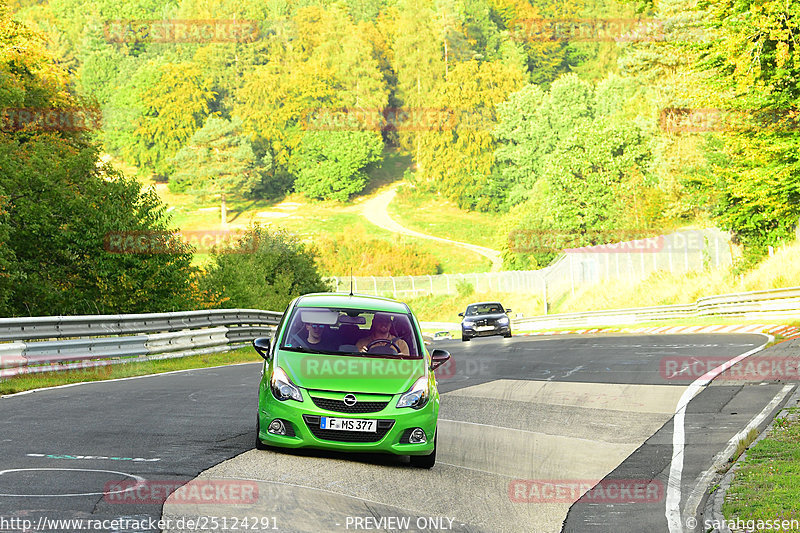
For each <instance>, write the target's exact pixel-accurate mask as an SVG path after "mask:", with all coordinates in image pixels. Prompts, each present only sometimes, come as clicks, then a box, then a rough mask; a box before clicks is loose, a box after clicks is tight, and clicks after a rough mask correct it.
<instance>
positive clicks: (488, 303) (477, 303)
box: [467, 302, 503, 307]
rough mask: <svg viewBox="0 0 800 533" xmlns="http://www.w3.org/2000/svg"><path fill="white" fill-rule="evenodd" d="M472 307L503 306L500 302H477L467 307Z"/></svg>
mask: <svg viewBox="0 0 800 533" xmlns="http://www.w3.org/2000/svg"><path fill="white" fill-rule="evenodd" d="M472 305H499V306H500V307H502V306H503V305H502V304H501V303H500V302H475V303H471V304H469V305H468V306H467V307H470V306H472Z"/></svg>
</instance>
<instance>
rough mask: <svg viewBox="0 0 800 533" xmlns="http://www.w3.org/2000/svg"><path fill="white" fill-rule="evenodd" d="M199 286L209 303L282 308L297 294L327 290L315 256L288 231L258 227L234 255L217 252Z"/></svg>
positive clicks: (210, 304) (237, 306)
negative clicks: (273, 230) (316, 264)
mask: <svg viewBox="0 0 800 533" xmlns="http://www.w3.org/2000/svg"><path fill="white" fill-rule="evenodd" d="M201 287H202V289H203V291H204V292H205V295H206V301H207V302H208V305H209V306H211V307H225V308H244V309H272V310H283V309H285V308H286V306H287V305H288V304H289V302H290V301H291V300H292V299H294V298H295V297H296V296H299V295H301V294H306V293H309V292H327V291H330V287H329V286H328V284H327V283H325V281H324V280H323V279H322V278H321V277H320V275H319V272H317V269H316V266H315V264H314V255H313V252H311V251H310V250H309V249H308V248H307V247H306V246H305V245H303V244H301V243H299V242H298V241H297V240H296V239H295V238H294V237H291V236H289V235H287V234H285V233H268V232H267V231H265V230H264V229H262V228H260V227H258V226H256V227H254V228H251V229H250V230H248V232H247V233H246V234H245V235H244V236H243V237H242V239H241V240H240V241H239V243H238V245H237V247H236V248H235V249H234V250H233V252H232V253H217V254H214V255H213V258H212V263H211V265H210V266H209V267H208V271H207V274H206V276H205V277H204V278H203V281H202V283H201Z"/></svg>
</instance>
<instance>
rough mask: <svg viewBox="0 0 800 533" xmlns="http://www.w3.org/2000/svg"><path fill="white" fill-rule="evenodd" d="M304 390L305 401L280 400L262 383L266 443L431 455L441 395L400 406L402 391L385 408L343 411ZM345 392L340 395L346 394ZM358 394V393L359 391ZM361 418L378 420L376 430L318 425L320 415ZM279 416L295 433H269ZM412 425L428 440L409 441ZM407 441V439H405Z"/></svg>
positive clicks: (263, 438) (261, 420)
mask: <svg viewBox="0 0 800 533" xmlns="http://www.w3.org/2000/svg"><path fill="white" fill-rule="evenodd" d="M302 392H303V400H304V401H303V402H296V401H294V400H286V401H283V402H282V401H278V400H276V399H275V397H274V396H273V395H272V392H271V391H270V390H269V387H268V386H267V387H265V386H264V384H263V383H262V385H261V387H260V389H259V410H258V416H259V427H260V431H259V435H258V437H259V439H261V441H262V442H263V443H264V444H268V445H271V446H280V447H286V448H318V449H326V450H338V451H352V452H372V453H392V454H396V455H429V454H430V453H431V452H433V447H434V435H435V433H436V421H437V417H438V415H439V399H438V397H434V398H431V400H430V401H428V403H427V405H425V407H423V408H422V409H419V410H414V409H411V408H406V407H404V408H402V409H398V408H396V407H394V406H395V405H396V404H397V399H398V398H399V395H394V396H392V397H391V400H390V401H389V403H388V405H387V406H386V407H384V408H383V409H382V410H380V411H377V412H371V413H344V412H338V411H332V410H328V409H322V408H320V407H318V406H317V405H315V404H314V402H313V401H311V398H310V393H312V394H313V392H314V391H308V390H306V389H303V390H302ZM344 394H345V393H342V394H341V396H344ZM357 396H358V395H357ZM321 416H327V417H335V418H361V419H374V420H378V424H377V427H378V431H377V433H361V432H354V431H333V430H323V429H320V427H319V423H320V420H319V417H321ZM276 418H280V419H281V420H283V421H284V424H285V425H286V424H289V425H290V426H291V429H290V432H292V433H294V435H292V436H288V435H287V436H283V435H275V434H272V433H268V431H267V429H268V428H269V425H270V423H271V422H272V421H273V420H274V419H276ZM413 428H422V430H423V431H424V432H425V436H426V442H424V443H422V444H411V443H408V434H409V433H410V431H411V429H413ZM403 441H405V442H403Z"/></svg>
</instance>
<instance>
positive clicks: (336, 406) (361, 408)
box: [311, 396, 389, 413]
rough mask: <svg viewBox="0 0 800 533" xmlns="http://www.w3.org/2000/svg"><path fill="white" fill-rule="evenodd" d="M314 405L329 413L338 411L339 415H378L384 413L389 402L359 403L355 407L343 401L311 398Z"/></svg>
mask: <svg viewBox="0 0 800 533" xmlns="http://www.w3.org/2000/svg"><path fill="white" fill-rule="evenodd" d="M311 401H313V402H314V405H316V406H317V407H319V408H321V409H327V410H328V411H336V412H338V413H377V412H378V411H383V408H384V407H386V406H387V405H389V402H358V403H356V404H355V405H352V406H350V405H346V404H345V403H344V402H343V401H342V400H331V399H330V398H314V397H313V396H312V397H311Z"/></svg>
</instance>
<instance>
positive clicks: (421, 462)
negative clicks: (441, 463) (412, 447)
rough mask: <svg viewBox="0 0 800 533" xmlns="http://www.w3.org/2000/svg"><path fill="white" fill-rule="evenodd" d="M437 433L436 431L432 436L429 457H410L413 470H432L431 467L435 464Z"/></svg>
mask: <svg viewBox="0 0 800 533" xmlns="http://www.w3.org/2000/svg"><path fill="white" fill-rule="evenodd" d="M438 433H439V431H438V430H437V431H436V433H434V434H433V451H432V452H431V454H430V455H412V456H411V466H413V467H414V468H427V469H431V468H433V465H435V464H436V435H437V434H438Z"/></svg>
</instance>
